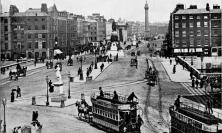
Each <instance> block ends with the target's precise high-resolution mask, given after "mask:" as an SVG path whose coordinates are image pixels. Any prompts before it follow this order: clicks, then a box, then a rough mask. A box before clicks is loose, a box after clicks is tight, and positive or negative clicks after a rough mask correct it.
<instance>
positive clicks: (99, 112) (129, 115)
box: [91, 92, 142, 133]
mask: <svg viewBox="0 0 222 133" xmlns="http://www.w3.org/2000/svg"><path fill="white" fill-rule="evenodd" d="M91 102H92V116H93V117H92V123H93V124H95V125H96V126H98V127H100V128H102V129H105V130H106V131H107V132H119V133H140V126H141V123H142V119H141V117H140V115H137V114H138V112H137V111H138V100H132V101H129V100H128V99H127V97H125V96H118V99H117V100H116V99H115V100H114V94H112V93H110V92H104V93H103V96H101V95H99V94H93V95H92V96H91Z"/></svg>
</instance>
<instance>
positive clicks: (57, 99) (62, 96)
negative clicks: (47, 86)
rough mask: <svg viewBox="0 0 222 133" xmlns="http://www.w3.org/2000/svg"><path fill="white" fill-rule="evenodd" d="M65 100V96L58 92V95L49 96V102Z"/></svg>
mask: <svg viewBox="0 0 222 133" xmlns="http://www.w3.org/2000/svg"><path fill="white" fill-rule="evenodd" d="M66 100H67V97H66V96H65V94H59V95H58V96H53V97H51V102H61V101H66Z"/></svg>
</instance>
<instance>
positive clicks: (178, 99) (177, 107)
mask: <svg viewBox="0 0 222 133" xmlns="http://www.w3.org/2000/svg"><path fill="white" fill-rule="evenodd" d="M180 103H181V102H180V95H178V97H177V99H176V100H175V103H174V105H175V107H176V110H178V109H179V108H180Z"/></svg>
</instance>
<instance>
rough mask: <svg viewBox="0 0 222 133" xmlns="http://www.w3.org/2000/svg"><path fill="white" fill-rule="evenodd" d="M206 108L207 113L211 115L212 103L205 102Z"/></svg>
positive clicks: (209, 101)
mask: <svg viewBox="0 0 222 133" xmlns="http://www.w3.org/2000/svg"><path fill="white" fill-rule="evenodd" d="M207 108H208V113H209V114H213V109H212V102H211V100H208V101H207Z"/></svg>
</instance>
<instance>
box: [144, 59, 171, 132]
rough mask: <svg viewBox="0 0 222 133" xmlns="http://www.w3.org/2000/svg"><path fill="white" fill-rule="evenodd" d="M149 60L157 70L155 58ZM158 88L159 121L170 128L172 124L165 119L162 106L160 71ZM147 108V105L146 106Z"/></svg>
mask: <svg viewBox="0 0 222 133" xmlns="http://www.w3.org/2000/svg"><path fill="white" fill-rule="evenodd" d="M148 60H149V61H150V62H151V65H152V68H153V69H154V70H155V71H157V69H156V67H155V65H154V62H153V60H151V59H149V58H148ZM156 88H157V89H158V93H159V98H158V113H159V122H158V123H162V124H163V125H164V126H165V127H167V128H170V124H169V123H168V122H167V121H166V120H165V119H164V117H163V108H162V92H161V85H160V79H159V73H158V76H157V85H156ZM146 108H147V107H146Z"/></svg>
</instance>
